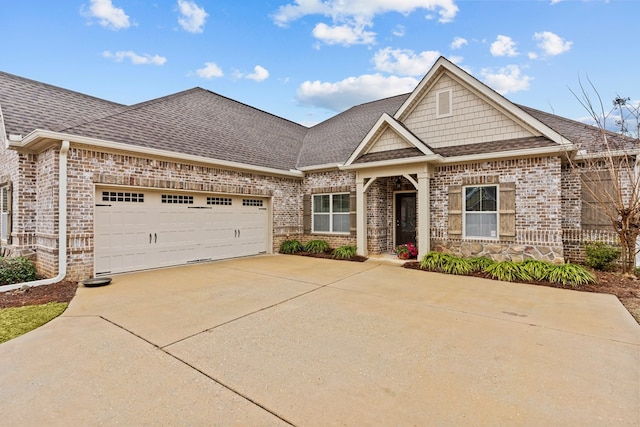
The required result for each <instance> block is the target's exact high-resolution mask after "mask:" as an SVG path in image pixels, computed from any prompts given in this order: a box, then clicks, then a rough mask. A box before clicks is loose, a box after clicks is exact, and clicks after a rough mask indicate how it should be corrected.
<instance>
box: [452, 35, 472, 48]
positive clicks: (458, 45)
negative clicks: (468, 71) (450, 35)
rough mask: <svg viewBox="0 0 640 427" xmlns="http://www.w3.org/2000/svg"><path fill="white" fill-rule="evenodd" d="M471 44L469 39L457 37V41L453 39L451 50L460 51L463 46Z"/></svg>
mask: <svg viewBox="0 0 640 427" xmlns="http://www.w3.org/2000/svg"><path fill="white" fill-rule="evenodd" d="M466 44H469V42H468V41H467V39H465V38H463V37H456V38H455V39H453V41H452V42H451V49H454V50H455V49H460V48H461V47H462V46H464V45H466Z"/></svg>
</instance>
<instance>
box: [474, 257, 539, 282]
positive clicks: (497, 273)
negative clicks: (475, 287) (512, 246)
mask: <svg viewBox="0 0 640 427" xmlns="http://www.w3.org/2000/svg"><path fill="white" fill-rule="evenodd" d="M483 271H484V272H485V273H487V275H488V276H489V277H491V278H492V279H496V280H502V281H505V282H515V281H518V280H521V281H527V280H531V279H532V278H531V275H530V274H529V273H528V272H527V270H526V269H525V268H524V267H523V266H522V263H519V262H515V261H500V262H496V263H494V264H491V265H490V266H488V267H487V268H485V269H484V270H483Z"/></svg>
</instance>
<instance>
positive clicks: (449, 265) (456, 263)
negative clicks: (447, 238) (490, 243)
mask: <svg viewBox="0 0 640 427" xmlns="http://www.w3.org/2000/svg"><path fill="white" fill-rule="evenodd" d="M440 268H441V270H442V272H443V273H447V274H458V275H462V276H466V275H467V274H471V273H472V272H473V266H472V265H471V263H470V262H469V261H468V260H466V259H464V258H459V257H455V256H451V255H450V256H448V257H443V262H442V266H441V267H440Z"/></svg>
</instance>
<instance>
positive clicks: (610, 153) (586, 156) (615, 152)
mask: <svg viewBox="0 0 640 427" xmlns="http://www.w3.org/2000/svg"><path fill="white" fill-rule="evenodd" d="M638 154H640V149H637V148H636V149H631V150H610V151H602V152H600V153H580V152H579V151H578V153H577V154H576V155H575V156H574V157H573V159H574V160H589V159H598V158H608V157H624V156H637V155H638Z"/></svg>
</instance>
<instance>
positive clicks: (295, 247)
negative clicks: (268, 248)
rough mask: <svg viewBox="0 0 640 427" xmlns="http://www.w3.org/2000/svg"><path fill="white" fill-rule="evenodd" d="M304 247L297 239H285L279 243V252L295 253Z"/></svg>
mask: <svg viewBox="0 0 640 427" xmlns="http://www.w3.org/2000/svg"><path fill="white" fill-rule="evenodd" d="M302 249H304V246H302V243H300V241H299V240H285V241H284V242H282V243H281V244H280V253H281V254H295V253H297V252H300V251H301V250H302Z"/></svg>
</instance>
